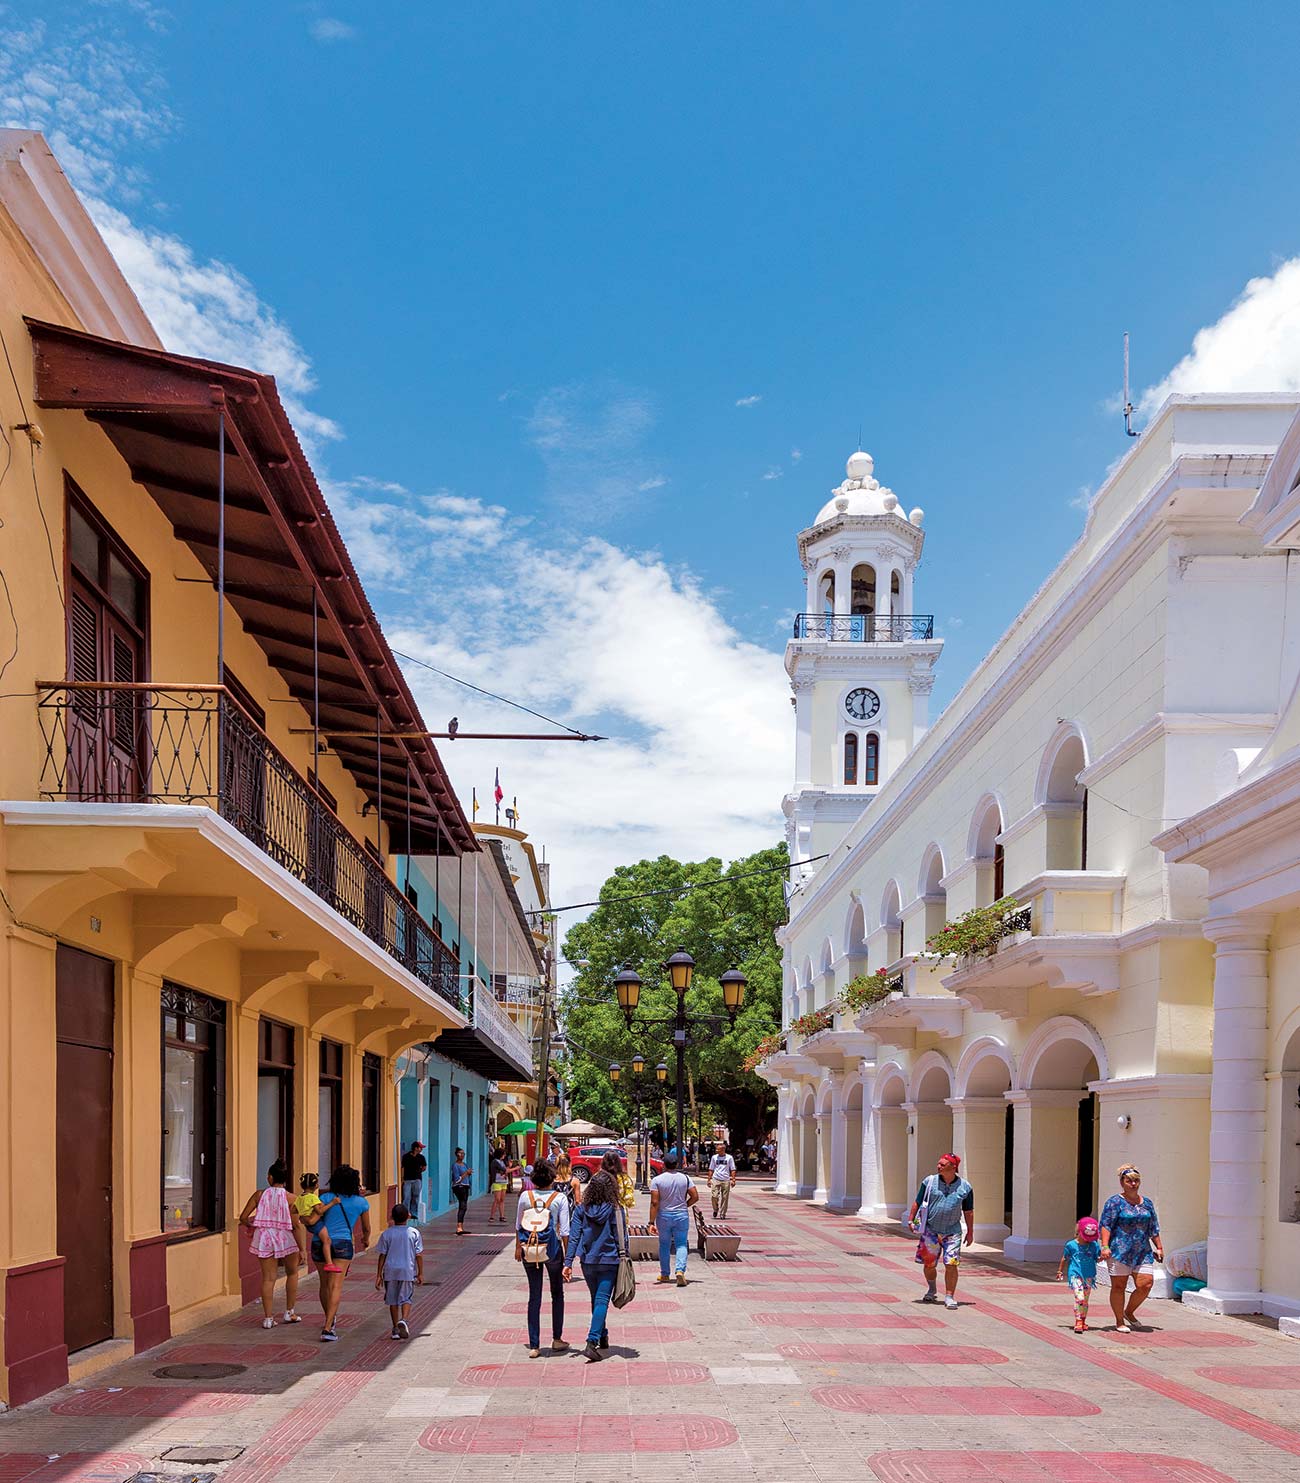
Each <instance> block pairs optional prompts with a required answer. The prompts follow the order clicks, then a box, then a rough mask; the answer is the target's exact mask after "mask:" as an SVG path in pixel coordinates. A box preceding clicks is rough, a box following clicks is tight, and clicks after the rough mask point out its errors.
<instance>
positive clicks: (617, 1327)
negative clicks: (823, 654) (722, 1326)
mask: <svg viewBox="0 0 1300 1483" xmlns="http://www.w3.org/2000/svg"><path fill="white" fill-rule="evenodd" d="M588 1317H589V1315H585V1314H584V1315H583V1319H582V1322H583V1323H584V1324H585V1323H586V1322H587V1318H588ZM610 1324H611V1327H610V1331H609V1337H610V1342H611V1343H613V1344H616V1345H617V1344H655V1343H659V1344H685V1343H686V1341H687V1340H688V1339H693V1338H694V1337H695V1335H694V1334H693V1333H692V1332H691V1330H690V1329H681V1328H669V1327H668V1326H667V1325H665V1326H664V1327H663V1328H660V1327H659V1326H658V1325H656V1324H653V1323H631V1324H627V1325H624V1324H621V1323H619V1321H618V1319H617V1318H612V1319H610ZM483 1342H484V1343H485V1344H527V1342H528V1330H527V1329H489V1330H488V1331H487V1333H486V1334H484V1335H483Z"/></svg>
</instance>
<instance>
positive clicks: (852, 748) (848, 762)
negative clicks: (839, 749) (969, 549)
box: [844, 731, 858, 784]
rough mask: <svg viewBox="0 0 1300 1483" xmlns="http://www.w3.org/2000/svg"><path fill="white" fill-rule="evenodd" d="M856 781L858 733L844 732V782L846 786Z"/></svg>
mask: <svg viewBox="0 0 1300 1483" xmlns="http://www.w3.org/2000/svg"><path fill="white" fill-rule="evenodd" d="M857 780H858V733H857V732H856V731H846V732H845V733H844V781H845V783H846V784H852V783H856V782H857Z"/></svg>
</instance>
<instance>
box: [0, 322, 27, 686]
mask: <svg viewBox="0 0 1300 1483" xmlns="http://www.w3.org/2000/svg"><path fill="white" fill-rule="evenodd" d="M0 338H3V337H0ZM8 355H9V352H8V350H6V351H5V356H6V358H8ZM11 369H12V368H11ZM17 384H18V383H17V382H15V383H14V385H15V386H16V385H17ZM21 396H22V393H21V392H20V393H19V397H20V398H21ZM0 438H3V439H4V440H5V466H4V468H3V469H0V488H3V487H4V482H5V476H6V475H7V474H8V473H9V469H10V466H11V465H12V464H13V461H14V445H13V442H12V440H11V439H10V437H9V434H8V433H7V432H6V431H5V429H4V426H3V425H2V424H0ZM4 525H5V522H4V518H3V517H0V530H3V529H4ZM0 588H3V589H4V596H5V603H6V605H7V606H8V608H9V619H10V622H12V624H13V626H14V649H13V653H12V654H10V655H9V657H8V658H7V659H6V660H5V662H4V663H3V664H0V680H3V679H4V677H5V671H6V670H7V669H8V668H9V666H10V665H11V664H12V663H13V662H14V660H15V659H17V658H18V614H17V613H16V612H15V611H14V599H13V594H12V593H11V592H10V591H9V579H8V578H7V577H6V576H5V574H4V566H3V563H0Z"/></svg>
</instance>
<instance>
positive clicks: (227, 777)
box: [37, 681, 460, 1008]
mask: <svg viewBox="0 0 1300 1483" xmlns="http://www.w3.org/2000/svg"><path fill="white" fill-rule="evenodd" d="M37 710H38V713H39V716H40V723H41V732H42V735H43V737H44V740H45V758H44V762H43V764H42V770H41V784H40V791H41V797H42V798H49V799H62V800H66V801H67V802H81V803H183V804H199V805H203V806H205V807H207V808H211V809H213V810H215V811H216V812H217V813H219V814H220V815H221V817H222V818H223V819H225V820H227V821H228V822H229V823H230V824H232V825H233V826H234V827H235V828H236V829H238V830H239V832H240V833H241V834H243V835H244V836H246V837H247V838H248V839H251V840H252V841H253V843H254V844H255V845H257V847H258V848H259V849H260V850H262V851H263V853H265V854H266V855H268V856H270V858H271V859H272V860H274V861H275V862H276V863H277V864H278V865H282V866H283V867H284V868H285V869H286V870H287V871H288V872H289V873H290V874H291V875H293V876H295V877H296V878H297V879H298V880H300V881H302V882H303V883H304V884H305V885H306V886H307V887H308V888H309V889H310V890H312V891H314V892H315V894H316V895H317V896H319V897H320V898H321V900H322V901H324V902H326V903H327V904H328V905H329V906H332V907H333V908H334V910H335V911H337V912H338V913H339V915H340V916H342V917H345V918H346V919H347V920H348V921H349V922H351V923H352V925H353V926H354V927H357V928H359V929H360V930H361V931H362V932H364V933H365V934H366V936H367V937H369V938H370V940H371V941H372V942H375V943H377V944H378V945H379V946H380V947H381V948H383V949H384V951H385V952H387V953H388V954H389V956H390V957H393V958H395V959H396V960H397V961H398V962H399V963H400V964H401V965H402V966H403V967H404V968H406V969H407V970H408V971H409V972H411V973H413V974H414V975H415V976H416V978H418V979H419V980H420V981H421V982H422V983H425V984H427V985H428V986H429V987H430V988H431V989H433V990H434V992H435V993H437V994H439V995H441V997H442V998H444V999H445V1000H447V1002H448V1003H450V1004H454V1005H456V1006H457V1008H459V1007H460V990H459V973H460V969H459V963H458V960H457V957H456V955H455V954H454V953H452V952H451V951H450V950H449V949H448V948H447V946H446V944H445V943H444V942H443V941H442V939H441V938H440V937H439V936H438V934H437V933H436V932H435V931H434V930H433V928H432V927H431V926H430V925H429V924H428V923H427V922H426V921H425V920H424V918H423V917H421V916H420V915H419V913H418V912H417V911H416V909H415V908H414V906H412V904H411V903H410V902H409V901H408V900H407V899H406V897H405V896H404V895H403V894H402V893H401V892H400V891H399V890H398V889H397V887H396V886H395V885H394V884H393V882H392V881H391V880H389V878H388V876H387V875H386V874H385V873H384V869H383V866H382V865H381V864H380V862H379V860H378V859H377V858H376V857H375V856H374V855H372V854H371V853H370V852H369V851H368V850H367V849H366V848H365V847H364V846H363V845H362V844H361V843H360V842H359V841H358V840H357V839H356V838H354V836H353V835H352V834H351V833H349V831H348V830H347V829H346V828H344V826H343V825H342V824H341V823H340V822H339V820H338V819H337V818H336V817H335V816H334V814H333V812H332V811H331V810H330V808H329V806H328V805H327V804H326V803H325V801H324V800H323V799H322V798H321V796H320V795H319V794H318V793H317V791H316V790H315V789H314V788H312V787H311V786H310V784H309V783H308V782H307V780H306V779H305V778H304V777H302V775H301V774H300V773H299V772H298V771H297V769H296V768H295V767H294V766H293V765H292V763H290V762H289V761H288V760H287V758H285V757H284V756H283V754H282V753H281V752H280V751H279V750H278V749H277V748H276V747H275V746H274V745H273V744H272V743H271V741H270V740H269V738H268V737H267V735H266V733H265V732H264V731H263V730H262V729H261V727H260V726H258V725H257V724H256V722H255V721H253V720H252V719H251V718H250V717H249V716H248V715H247V714H246V712H245V711H244V710H243V709H242V708H241V707H240V705H239V703H238V702H237V701H236V700H235V698H234V697H233V696H232V695H231V693H230V692H229V690H227V689H226V687H225V686H222V685H187V686H180V685H150V684H112V683H108V682H100V681H64V682H61V683H57V684H54V683H52V684H47V685H42V686H40V687H38V690H37Z"/></svg>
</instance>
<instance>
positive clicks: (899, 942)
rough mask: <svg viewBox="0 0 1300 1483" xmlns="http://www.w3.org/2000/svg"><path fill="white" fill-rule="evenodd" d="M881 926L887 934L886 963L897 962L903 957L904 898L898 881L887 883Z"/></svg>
mask: <svg viewBox="0 0 1300 1483" xmlns="http://www.w3.org/2000/svg"><path fill="white" fill-rule="evenodd" d="M880 925H881V926H882V927H883V928H884V929H885V932H886V934H887V935H886V943H885V963H886V964H888V963H894V962H897V960H898V959H899V958H901V957H902V956H903V897H902V893H901V892H900V891H899V889H898V882H897V881H896V880H889V881H886V882H885V889H884V891H883V892H882V894H881V897H880ZM882 966H883V965H882Z"/></svg>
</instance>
